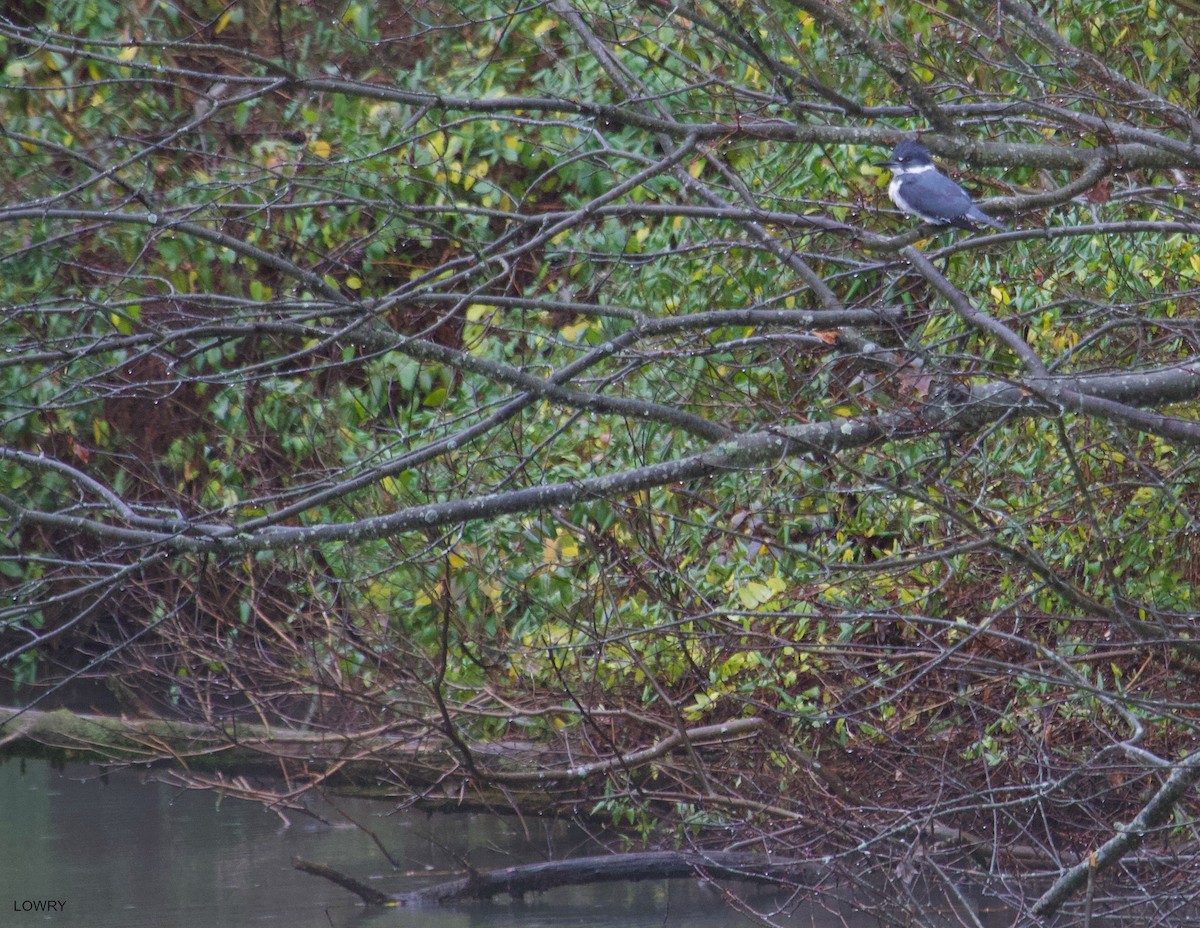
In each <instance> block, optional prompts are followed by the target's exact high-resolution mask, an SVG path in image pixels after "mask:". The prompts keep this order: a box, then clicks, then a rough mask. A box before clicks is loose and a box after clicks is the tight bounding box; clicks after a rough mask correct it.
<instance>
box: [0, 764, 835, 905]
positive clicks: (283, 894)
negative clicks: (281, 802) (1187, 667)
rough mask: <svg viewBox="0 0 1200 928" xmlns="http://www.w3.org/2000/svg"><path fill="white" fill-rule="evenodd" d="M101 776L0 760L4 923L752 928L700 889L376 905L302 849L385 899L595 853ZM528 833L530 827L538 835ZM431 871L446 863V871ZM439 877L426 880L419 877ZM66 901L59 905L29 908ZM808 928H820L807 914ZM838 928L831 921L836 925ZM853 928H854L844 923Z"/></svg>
mask: <svg viewBox="0 0 1200 928" xmlns="http://www.w3.org/2000/svg"><path fill="white" fill-rule="evenodd" d="M148 776H149V775H148V774H147V773H145V772H142V773H139V772H134V771H117V772H114V773H111V774H109V775H107V776H105V775H103V774H102V772H101V771H99V770H98V769H97V768H93V767H84V766H72V767H68V768H67V770H66V771H65V772H57V771H54V770H52V769H51V768H50V766H49V764H47V763H45V762H43V761H17V760H11V761H8V762H6V763H3V764H0V925H4V926H10V925H11V926H28V928H34V926H40V925H54V926H56V928H75V926H78V928H142V926H144V928H253V926H258V925H264V926H273V925H280V926H287V928H344V926H355V928H378V926H384V925H387V926H389V928H416V926H420V928H502V926H503V928H517V926H521V928H684V926H686V928H748V926H749V925H751V924H752V922H750V921H749V920H748V919H746V918H744V917H742V916H739V915H738V914H736V913H735V912H733V911H732V910H730V909H728V908H727V907H725V906H724V905H723V903H722V902H721V901H720V900H719V898H718V897H717V896H716V895H714V894H713V893H712V892H711V891H709V890H706V889H704V888H702V887H700V886H699V885H697V884H696V883H695V882H694V881H690V880H675V881H671V882H670V883H666V882H655V883H639V884H620V883H617V884H605V885H599V886H592V887H576V888H564V889H559V890H554V891H552V892H549V893H545V894H543V895H540V896H537V897H534V898H531V899H530V900H528V901H525V902H521V901H509V902H507V903H505V902H497V903H484V904H472V905H462V906H457V907H444V908H438V909H425V910H408V909H368V908H366V907H364V906H362V905H361V904H360V903H359V900H358V898H357V897H355V896H353V895H351V894H350V893H348V892H347V891H346V890H344V889H341V888H340V887H338V886H335V885H333V884H332V883H329V882H327V881H325V880H322V879H319V878H316V877H312V876H308V875H306V874H302V873H299V872H298V871H296V870H294V869H293V868H292V865H291V860H292V857H293V856H301V857H305V858H308V859H309V860H312V861H315V862H318V863H323V864H327V865H328V866H331V867H333V868H335V869H337V870H341V871H342V872H344V873H348V874H350V875H352V876H354V877H356V878H358V879H360V880H362V881H363V882H367V883H369V884H370V885H371V886H374V887H376V888H378V889H381V890H382V891H384V892H403V891H405V890H408V889H413V888H415V887H417V886H418V885H423V884H426V883H428V882H431V881H435V880H437V879H445V878H447V877H449V876H451V875H452V874H450V873H448V872H447V871H450V870H453V869H454V868H455V867H456V866H457V865H456V863H455V861H456V858H457V857H459V856H468V857H469V859H470V861H471V863H472V864H473V865H476V866H485V867H486V866H502V865H511V864H513V863H520V862H528V861H534V860H541V859H545V858H546V857H547V856H551V855H553V856H555V857H562V856H567V855H569V854H571V853H596V852H597V850H598V849H597V848H596V847H595V846H587V845H586V844H585V843H582V836H581V833H580V832H579V831H577V830H573V829H571V828H569V827H567V826H565V825H562V824H561V823H560V824H557V825H555V824H551V823H548V822H542V821H540V820H533V821H532V822H529V821H527V822H526V823H525V825H523V824H522V822H521V820H520V819H517V818H515V817H513V816H500V815H468V814H462V815H434V816H427V815H425V814H422V813H404V814H390V812H391V810H392V808H393V807H392V806H391V805H390V804H388V803H382V802H368V801H365V800H340V799H339V800H337V802H338V805H339V807H341V808H343V809H344V810H346V811H347V812H349V813H350V814H351V815H352V816H353V817H354V818H355V819H356V820H357V821H359V822H361V823H363V824H364V825H366V826H367V827H368V828H370V829H371V830H372V831H374V832H375V833H376V835H377V836H378V837H379V838H380V840H381V841H382V842H383V843H384V845H385V846H386V847H387V848H388V850H389V851H390V852H391V853H392V854H393V855H394V856H395V857H397V858H398V860H399V863H400V866H401V868H403V869H404V870H406V871H409V872H407V873H401V872H399V871H396V870H393V868H392V867H391V866H390V865H389V864H388V863H387V861H386V860H384V859H383V857H382V855H381V854H380V852H379V850H378V848H377V847H376V846H375V844H374V843H373V841H372V840H371V838H370V837H369V836H368V835H367V834H365V833H364V832H363V831H361V830H360V829H358V828H355V827H354V826H352V825H349V824H348V823H345V821H344V819H341V818H340V817H339V816H338V815H337V813H336V812H335V811H334V810H333V809H331V808H330V807H329V806H327V805H325V804H323V803H318V804H316V805H314V806H313V809H312V810H313V811H314V812H316V813H318V814H319V815H320V816H321V817H322V818H324V819H325V821H324V822H321V821H318V820H317V819H315V818H313V817H310V816H306V815H304V814H302V813H295V812H290V813H288V819H289V822H290V824H289V823H285V822H284V821H283V820H282V819H281V818H280V817H279V816H278V815H276V814H274V813H272V812H268V811H265V810H264V809H263V808H262V806H261V805H259V804H256V803H250V802H242V801H238V800H234V799H224V800H221V799H220V798H219V797H218V796H217V795H216V794H214V793H212V792H191V791H184V790H180V789H178V788H177V787H173V786H168V785H166V784H164V783H162V782H157V781H153V780H150V779H148ZM526 827H527V828H528V831H526ZM427 868H436V869H433V870H430V869H427ZM422 873H424V874H426V875H424V876H418V875H414V874H422ZM47 900H54V901H56V902H57V901H61V902H63V903H65V908H63V909H62V910H61V911H50V912H47V911H25V908H26V905H27V903H28V904H33V903H36V902H43V903H44V902H45V901H47ZM805 923H806V924H807V925H810V926H811V925H813V924H814V922H813V921H812V920H809V919H806V920H805ZM830 924H832V923H830ZM843 924H844V923H843Z"/></svg>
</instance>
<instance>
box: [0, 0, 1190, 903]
mask: <svg viewBox="0 0 1200 928" xmlns="http://www.w3.org/2000/svg"><path fill="white" fill-rule="evenodd" d="M6 9H7V11H8V12H7V16H8V18H7V19H2V20H0V45H2V47H3V49H4V55H5V61H6V66H5V90H6V93H5V95H4V98H3V102H2V103H0V107H2V111H0V119H2V123H3V132H2V137H0V144H3V146H4V148H5V151H6V153H7V155H8V158H7V160H6V161H5V163H4V165H3V167H2V168H0V181H2V183H3V185H4V190H5V205H4V206H3V207H2V208H0V243H2V247H0V305H2V307H3V311H2V314H0V327H2V333H3V339H4V347H5V354H4V356H3V357H0V384H2V391H3V398H4V407H3V419H2V420H0V427H2V430H3V432H2V446H0V510H2V511H3V520H4V534H3V537H2V539H0V574H2V575H3V577H4V578H5V584H6V587H7V588H8V590H9V591H10V597H9V598H8V600H7V601H6V602H5V604H4V607H3V609H0V655H2V660H3V666H4V667H5V668H6V671H7V674H8V675H9V676H10V677H11V678H12V679H13V680H14V681H16V682H17V683H19V684H20V685H21V687H22V688H21V689H20V691H19V692H20V693H21V694H24V695H26V696H28V694H37V693H39V692H41V689H42V688H43V687H46V686H50V685H54V684H56V683H58V682H60V681H61V680H62V679H64V678H65V677H66V676H68V675H71V674H76V673H82V674H85V675H88V676H99V677H102V678H104V679H106V680H108V681H109V683H110V684H111V686H112V687H113V688H114V689H115V690H117V691H118V692H119V694H120V695H121V696H122V698H124V699H126V700H128V702H129V704H130V705H140V706H142V707H143V708H147V709H150V710H152V711H154V712H156V713H161V714H177V715H182V716H184V717H188V718H195V719H205V720H208V721H211V722H212V723H214V724H220V723H224V722H226V721H228V720H229V719H232V718H254V719H258V720H265V721H270V722H272V723H276V724H277V723H281V722H282V723H289V724H295V725H300V724H303V725H306V726H311V727H314V728H316V729H319V730H322V729H328V730H331V731H336V732H339V733H342V734H345V735H347V736H349V737H350V738H353V737H355V736H357V735H359V734H363V735H365V734H366V733H368V732H369V733H371V734H372V735H378V734H379V733H386V734H387V735H389V736H390V737H393V738H395V739H397V740H403V739H411V740H412V741H413V742H414V743H417V742H421V743H429V742H430V741H431V740H432V741H434V742H436V743H441V744H444V746H445V749H446V754H445V758H446V759H445V764H444V766H443V767H441V768H439V769H437V770H433V771H430V772H429V773H428V778H427V779H422V778H421V777H417V776H415V775H414V774H413V772H411V771H407V772H400V771H394V770H393V771H390V772H383V773H382V774H381V775H383V776H387V777H391V778H394V781H395V787H396V789H397V790H398V791H400V792H419V791H421V790H423V789H425V788H426V787H427V785H428V781H429V780H436V781H439V782H441V781H447V780H449V781H452V782H455V783H457V782H459V781H462V782H463V783H464V786H463V789H464V790H465V789H467V788H468V785H470V784H473V785H477V786H480V787H483V786H485V785H494V784H496V783H500V784H508V785H509V786H513V787H514V788H515V785H516V784H518V783H522V782H528V780H525V779H522V778H524V777H526V776H527V775H533V776H540V778H541V781H542V782H545V783H550V784H556V786H555V787H554V788H553V789H550V792H549V795H550V797H551V799H552V800H556V801H557V800H561V803H562V804H563V805H564V806H565V807H572V808H579V809H581V810H586V811H589V812H592V813H598V814H600V815H602V816H604V817H607V818H609V819H612V820H615V821H618V822H621V823H623V824H629V825H632V826H634V827H635V829H638V830H639V831H640V833H641V834H642V835H643V836H644V837H646V838H647V839H651V840H663V841H679V840H689V841H694V842H696V843H698V844H702V845H705V846H717V845H720V846H741V845H745V844H749V843H751V842H754V841H762V842H767V843H768V844H770V845H771V846H773V847H775V848H777V849H780V850H788V851H790V852H791V853H796V854H806V853H813V854H822V855H829V856H831V858H832V859H837V860H842V861H845V862H846V863H848V864H853V865H854V866H861V865H862V864H863V862H864V860H867V861H871V860H874V861H884V862H885V863H884V864H882V865H881V867H882V869H883V870H884V871H885V872H886V873H887V874H888V875H890V876H892V877H895V878H897V879H898V880H899V881H900V884H901V885H902V886H907V885H908V884H909V883H910V882H911V881H912V879H913V877H914V875H917V874H919V875H920V876H922V878H929V879H933V878H935V876H936V874H939V873H941V874H946V873H949V872H951V871H950V870H948V869H939V868H943V867H946V866H947V865H948V861H950V860H955V859H957V858H956V857H955V855H960V854H962V855H965V857H964V858H963V859H964V860H965V861H966V862H967V863H968V864H970V865H971V866H977V867H982V869H984V870H986V871H987V872H988V873H989V874H990V875H991V877H992V881H993V888H994V889H995V890H996V891H997V892H1001V893H1004V894H1006V895H1007V896H1008V898H1010V900H1014V901H1017V902H1020V900H1021V899H1022V898H1024V897H1026V896H1028V895H1029V892H1028V886H1029V885H1030V884H1029V883H1028V882H1027V879H1028V878H1027V877H1024V876H1022V877H1014V876H1013V874H1014V872H1015V871H1016V870H1018V869H1019V868H1020V867H1030V868H1034V869H1038V870H1042V871H1049V872H1052V873H1055V874H1057V873H1058V872H1059V870H1060V869H1065V868H1067V867H1069V866H1071V865H1074V864H1075V863H1076V862H1077V861H1078V860H1080V859H1081V855H1086V853H1087V852H1088V851H1091V850H1096V849H1097V848H1099V847H1100V845H1101V843H1102V842H1104V841H1106V840H1108V839H1109V838H1111V837H1112V836H1113V835H1114V834H1121V833H1122V832H1120V830H1119V829H1115V825H1116V824H1117V823H1118V822H1120V821H1128V820H1129V818H1130V817H1131V816H1133V815H1135V814H1137V813H1138V812H1139V811H1145V810H1146V803H1147V801H1148V800H1149V799H1150V797H1151V796H1152V795H1154V794H1155V792H1156V791H1157V790H1158V789H1159V788H1160V785H1161V784H1162V783H1163V782H1164V781H1165V780H1166V778H1167V777H1168V775H1169V774H1174V775H1179V776H1182V777H1187V776H1192V779H1191V781H1190V783H1194V782H1195V778H1196V777H1197V776H1200V761H1197V759H1196V755H1195V754H1194V753H1191V752H1192V751H1193V750H1194V745H1195V744H1196V739H1197V727H1196V722H1195V718H1196V707H1197V706H1198V705H1200V678H1198V676H1197V664H1196V661H1197V657H1198V656H1200V652H1198V650H1197V646H1196V642H1195V635H1196V628H1195V619H1194V616H1195V614H1196V611H1197V598H1198V597H1197V588H1198V584H1200V573H1198V568H1197V564H1200V557H1198V556H1197V555H1198V554H1200V533H1198V519H1200V493H1198V492H1197V489H1196V487H1197V482H1198V479H1200V458H1198V457H1197V449H1198V448H1200V426H1198V425H1197V423H1196V418H1195V410H1194V406H1195V403H1196V401H1197V398H1198V397H1200V376H1198V375H1200V365H1198V364H1197V361H1196V355H1197V352H1198V350H1200V349H1198V347H1197V346H1198V342H1200V335H1198V331H1197V326H1196V320H1197V316H1198V315H1200V305H1198V304H1200V300H1198V297H1200V244H1198V239H1197V236H1198V234H1200V208H1198V205H1197V204H1198V198H1200V187H1198V174H1197V171H1198V169H1200V117H1198V116H1197V115H1196V114H1197V112H1200V110H1198V106H1200V67H1198V66H1197V60H1198V55H1200V51H1198V48H1197V45H1198V44H1200V43H1198V35H1200V28H1197V18H1196V11H1195V10H1194V9H1193V7H1192V5H1191V4H1181V5H1179V6H1174V5H1171V4H1164V3H1151V4H1150V5H1149V6H1143V5H1135V6H1122V5H1120V4H1117V3H1114V2H1112V0H1080V2H1065V3H1059V4H1055V5H1053V6H1052V7H1051V8H1050V9H1049V10H1048V11H1043V12H1041V13H1039V12H1038V11H1037V10H1035V9H1034V8H1033V7H1031V6H1029V5H1026V4H1024V3H1019V2H1008V0H1004V2H1000V3H986V4H971V3H965V4H964V3H958V2H944V3H933V4H921V3H902V2H892V0H853V2H850V3H844V4H834V3H825V2H820V0H758V2H750V0H745V2H738V0H729V2H719V0H714V2H697V3H695V4H686V5H676V4H669V3H662V2H657V0H640V2H638V0H629V2H614V0H608V2H605V0H578V2H566V0H554V2H532V3H529V4H525V5H521V6H517V5H509V4H497V3H491V2H482V0H480V2H466V0H418V2H410V3H401V2H399V0H396V2H392V0H382V2H379V3H375V4H365V3H353V2H351V3H346V2H338V3H329V2H324V0H314V2H312V3H308V4H282V3H276V4H266V3H244V4H242V3H234V4H229V5H225V4H218V3H209V2H206V0H186V2H174V3H171V2H152V0H141V2H139V3H135V4H118V3H115V2H109V0H89V2H84V0H77V2H65V3H56V4H50V5H39V4H37V3H33V2H29V3H23V4H10V5H8V6H7V7H6ZM916 133H920V134H921V137H922V140H923V141H924V142H926V143H927V144H928V145H929V146H930V147H931V148H932V149H933V150H934V151H935V152H936V153H937V154H939V155H940V156H941V159H942V163H943V165H944V166H945V167H946V168H947V170H949V171H950V172H951V173H953V174H954V175H955V176H956V177H957V178H958V179H959V180H960V181H962V182H963V183H964V184H965V185H966V186H968V188H969V189H971V190H972V192H973V193H974V194H975V195H976V196H978V197H981V198H987V199H989V201H990V203H989V208H990V209H991V210H992V211H993V212H994V213H995V214H996V215H1003V216H1004V217H1005V218H1006V220H1007V221H1008V222H1010V224H1011V231H1009V232H1004V233H992V232H989V233H988V234H965V233H957V232H956V233H951V234H946V233H935V232H933V231H931V230H930V229H928V228H916V224H915V223H914V222H913V221H912V220H910V219H908V218H905V217H902V216H900V215H899V214H896V213H895V212H894V211H893V210H892V209H891V207H890V204H889V203H888V201H887V198H886V195H885V192H884V189H885V186H886V178H887V175H886V173H885V172H883V171H882V170H881V169H880V168H879V167H877V166H875V162H878V161H881V160H883V158H884V157H885V156H886V153H887V151H888V149H889V148H890V146H891V145H892V144H893V143H894V142H895V141H897V140H898V139H899V138H901V137H902V136H904V135H909V136H911V135H913V134H916ZM29 698H33V697H32V696H29ZM481 743H490V744H492V745H493V746H494V745H496V744H501V745H503V744H512V745H519V746H521V747H522V749H528V750H529V751H533V752H534V756H535V757H536V758H537V762H536V764H535V765H534V768H533V770H532V772H531V770H529V769H523V770H517V771H513V770H512V769H510V767H509V766H507V765H502V766H496V765H494V764H493V763H492V762H491V761H490V760H489V758H490V757H491V756H492V755H491V753H489V752H481V751H480V750H478V746H479V745H480V744H481ZM656 745H658V746H659V747H657V748H656V747H655V746H656ZM489 750H490V749H489ZM585 765H592V766H590V767H586V769H584V767H585ZM1189 765H1190V766H1189ZM539 766H540V768H541V772H540V774H538V773H537V771H536V768H537V767H539ZM568 770H569V771H570V775H568V774H567V771H568ZM317 782H319V778H318V781H317ZM1190 783H1189V784H1188V785H1190ZM1185 788H1186V787H1185ZM1176 798H1178V797H1176ZM1195 812H1196V808H1195V806H1194V805H1193V804H1190V803H1189V802H1175V801H1172V802H1171V803H1170V804H1169V807H1168V809H1167V810H1166V811H1164V812H1163V814H1162V815H1161V816H1159V817H1158V818H1153V817H1151V819H1149V820H1147V822H1144V823H1142V824H1146V825H1147V827H1146V828H1145V829H1143V831H1145V832H1148V831H1149V830H1150V828H1151V827H1156V826H1157V827H1160V828H1161V829H1162V830H1161V833H1156V834H1155V837H1154V842H1153V845H1154V847H1155V848H1156V850H1155V852H1153V853H1149V852H1142V855H1141V856H1140V857H1137V858H1134V859H1132V862H1130V859H1127V861H1126V866H1125V869H1124V872H1123V873H1121V874H1120V875H1115V876H1108V877H1105V878H1104V879H1107V880H1109V881H1110V884H1111V885H1109V884H1103V880H1102V881H1101V882H1102V884H1103V885H1104V886H1105V888H1104V889H1103V890H1102V891H1103V892H1111V893H1112V897H1113V898H1114V899H1115V898H1118V897H1119V896H1120V894H1121V893H1122V892H1126V891H1130V888H1131V887H1137V889H1136V890H1134V891H1135V892H1145V893H1147V894H1149V892H1150V890H1151V888H1152V887H1153V886H1155V881H1156V880H1161V881H1165V882H1170V881H1172V880H1175V879H1180V880H1181V883H1180V884H1178V885H1183V884H1184V883H1187V885H1190V886H1196V885H1200V883H1198V882H1197V879H1196V877H1197V871H1198V869H1200V868H1198V862H1200V861H1198V859H1197V858H1196V854H1197V850H1198V839H1197V835H1196V831H1195V826H1194V821H1193V816H1194V814H1195ZM1139 827H1141V826H1140V825H1139ZM922 835H923V836H924V837H922ZM1141 836H1142V835H1141V834H1139V835H1138V837H1137V839H1136V840H1133V841H1131V842H1130V843H1129V844H1127V845H1125V846H1121V847H1119V848H1116V850H1115V851H1114V853H1117V854H1118V856H1119V855H1120V854H1128V853H1130V852H1132V851H1133V850H1134V849H1135V846H1136V844H1137V842H1138V840H1140V838H1141ZM1158 849H1167V850H1168V851H1169V852H1170V854H1171V855H1173V856H1171V858H1170V863H1169V864H1168V863H1167V858H1166V856H1165V855H1164V854H1160V853H1159V851H1158ZM935 850H936V851H937V852H938V853H941V854H944V855H946V856H945V858H944V859H943V858H939V863H937V864H936V865H932V866H929V867H926V866H925V864H924V863H923V861H924V860H925V857H926V855H933V854H934V852H935ZM864 853H865V854H866V855H867V856H866V857H864V856H863V855H864ZM872 855H873V856H872ZM1101 863H1104V864H1105V866H1107V863H1105V860H1104V859H1102V860H1101ZM1041 888H1044V886H1043V887H1041ZM1040 891H1041V889H1040V888H1039V890H1038V892H1040ZM1187 893H1189V894H1194V893H1195V890H1194V889H1189V890H1187ZM1184 895H1185V894H1184V891H1183V890H1182V889H1180V890H1176V891H1175V892H1174V894H1173V895H1172V896H1171V898H1172V899H1173V900H1174V901H1173V902H1172V903H1171V905H1174V904H1175V902H1180V901H1182V900H1183V898H1184ZM1034 896H1035V897H1036V893H1035V894H1034ZM911 898H912V900H913V901H914V904H916V902H915V900H916V899H917V898H918V897H917V895H915V894H914V895H913V896H912V897H911ZM1188 898H1189V899H1190V898H1191V896H1189V897H1188ZM1024 901H1025V903H1026V906H1027V907H1028V906H1031V905H1032V902H1033V899H1028V898H1026V899H1025V900H1024ZM1193 901H1194V900H1193ZM1115 905H1116V903H1114V906H1115ZM1163 905H1164V909H1163V910H1161V911H1159V912H1157V913H1155V912H1153V911H1152V910H1151V909H1150V908H1148V906H1149V903H1147V908H1143V909H1142V910H1140V911H1139V913H1138V917H1139V918H1141V919H1143V920H1142V921H1141V922H1140V924H1151V923H1152V921H1153V920H1154V919H1156V918H1157V919H1168V921H1164V922H1163V923H1164V924H1166V923H1170V922H1169V918H1170V916H1169V915H1165V914H1163V912H1165V911H1167V909H1169V908H1170V906H1169V905H1167V904H1166V903H1163ZM1053 908H1057V903H1056V904H1055V905H1054V906H1053ZM1023 911H1025V910H1023ZM1039 911H1041V912H1043V913H1045V912H1049V911H1051V907H1050V905H1049V903H1046V904H1045V906H1044V907H1043V908H1042V909H1041V910H1039Z"/></svg>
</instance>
